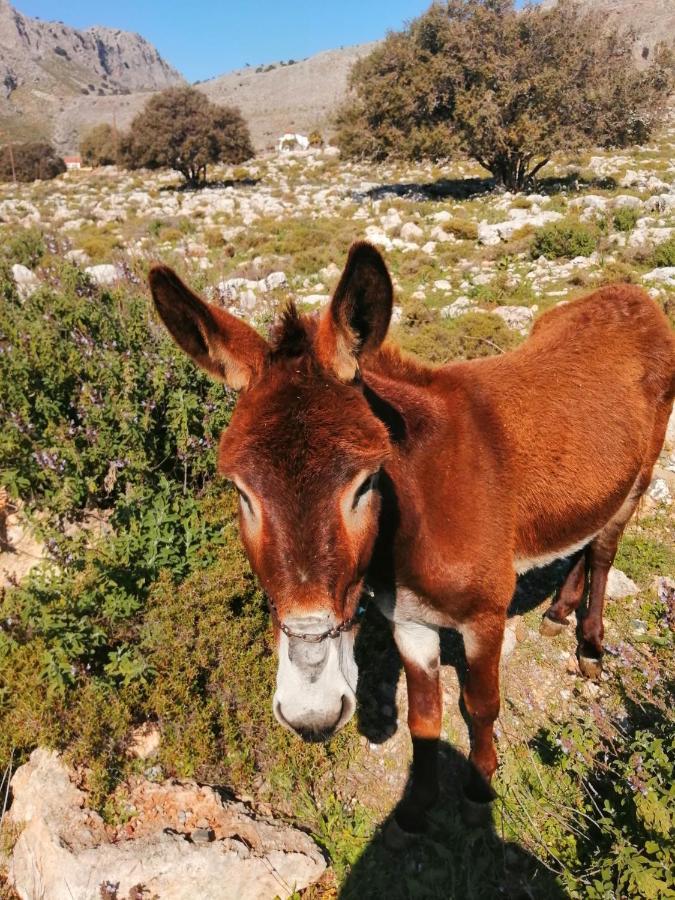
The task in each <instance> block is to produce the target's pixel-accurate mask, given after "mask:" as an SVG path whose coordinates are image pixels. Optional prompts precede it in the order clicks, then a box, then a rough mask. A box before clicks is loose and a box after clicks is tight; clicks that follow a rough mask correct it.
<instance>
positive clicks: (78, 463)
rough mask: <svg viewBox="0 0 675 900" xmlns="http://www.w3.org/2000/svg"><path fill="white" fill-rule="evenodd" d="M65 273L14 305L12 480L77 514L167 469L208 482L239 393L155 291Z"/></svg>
mask: <svg viewBox="0 0 675 900" xmlns="http://www.w3.org/2000/svg"><path fill="white" fill-rule="evenodd" d="M51 274H52V277H53V276H54V275H55V273H51ZM57 277H59V276H57ZM60 278H61V280H62V283H64V285H65V287H62V288H61V289H60V290H51V289H48V288H44V289H43V290H41V291H39V292H38V293H37V294H35V295H34V296H33V298H32V301H31V303H30V304H29V305H24V304H22V303H21V302H20V301H19V300H18V299H17V298H16V296H14V295H13V294H11V295H10V298H9V299H8V300H6V301H5V304H4V306H3V315H2V321H1V324H0V346H1V347H2V351H3V352H2V353H0V383H2V385H3V390H2V391H1V392H0V420H2V422H3V427H2V429H0V483H2V484H4V486H5V487H7V488H9V489H10V491H11V492H12V493H13V494H14V495H15V496H17V495H20V496H21V497H22V498H23V499H24V500H28V501H31V502H33V503H36V504H39V505H40V506H47V505H48V506H49V507H50V509H51V510H52V511H54V512H56V513H60V514H66V515H73V514H76V513H77V512H78V511H80V510H82V509H84V508H85V507H87V506H97V507H112V506H114V504H115V502H116V500H117V499H119V498H120V497H126V498H127V499H128V498H130V497H132V496H133V495H134V494H135V493H136V492H138V491H140V494H141V495H143V493H144V491H145V490H146V489H147V487H148V485H151V484H157V483H158V481H159V480H160V479H161V478H162V477H168V478H171V479H175V480H177V481H178V482H180V483H181V484H183V483H184V484H185V485H186V486H188V485H192V486H193V487H197V486H199V485H201V484H203V483H204V479H205V477H206V475H207V473H210V472H211V471H212V469H213V465H214V458H215V447H214V444H215V441H216V439H217V437H218V435H219V433H220V430H221V429H222V427H223V425H224V424H225V422H226V420H227V417H228V415H229V412H228V411H229V408H230V404H229V400H228V395H227V393H226V392H225V391H224V389H223V388H222V387H221V386H219V385H216V384H215V383H213V382H212V381H210V380H209V379H208V378H207V377H206V376H205V375H201V374H200V373H198V372H196V371H195V370H194V367H193V366H192V364H191V363H189V362H188V361H187V360H186V358H185V357H184V355H183V354H181V353H179V352H178V351H177V350H175V349H174V345H173V343H172V342H171V341H170V339H169V338H168V337H166V336H165V335H164V333H163V331H161V330H159V329H157V328H155V327H154V325H153V318H152V316H151V314H150V310H149V307H148V302H147V300H146V299H145V298H144V297H141V296H138V295H137V294H133V293H132V294H128V293H126V292H124V291H123V290H120V291H117V292H115V293H110V292H109V291H101V292H99V291H98V290H95V289H93V288H92V287H91V286H90V284H89V282H88V281H87V278H86V276H85V275H83V274H82V273H81V272H80V271H79V270H78V269H77V268H75V267H72V266H63V267H62V269H61V272H60Z"/></svg>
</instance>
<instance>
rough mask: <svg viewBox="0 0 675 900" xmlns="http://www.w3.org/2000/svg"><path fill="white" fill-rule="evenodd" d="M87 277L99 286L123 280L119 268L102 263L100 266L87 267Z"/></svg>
mask: <svg viewBox="0 0 675 900" xmlns="http://www.w3.org/2000/svg"><path fill="white" fill-rule="evenodd" d="M84 271H85V272H86V273H87V275H88V276H89V277H90V278H91V279H92V281H95V282H96V284H99V285H102V286H103V285H108V284H114V283H115V282H116V281H119V279H120V278H121V274H122V273H121V272H120V270H119V269H118V268H117V266H113V265H112V264H111V263H102V264H101V265H99V266H87V268H86V269H85V270H84Z"/></svg>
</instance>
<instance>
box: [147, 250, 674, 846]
mask: <svg viewBox="0 0 675 900" xmlns="http://www.w3.org/2000/svg"><path fill="white" fill-rule="evenodd" d="M150 285H151V288H152V293H153V297H154V300H155V304H156V306H157V310H158V312H159V315H160V316H161V318H162V320H163V321H164V323H165V325H166V327H167V328H168V330H169V331H170V332H171V334H172V335H173V337H174V339H175V340H176V341H177V343H178V344H179V345H180V346H181V347H182V348H183V350H185V352H186V353H188V354H189V355H190V356H191V357H192V359H193V360H194V361H195V362H196V363H197V364H198V365H200V366H202V367H203V368H204V369H206V370H207V371H208V372H210V373H211V375H213V376H215V377H216V378H219V379H221V380H223V381H225V382H226V383H227V384H228V385H230V387H232V388H235V389H236V390H239V391H241V396H240V399H239V402H238V404H237V407H236V409H235V411H234V413H233V415H232V420H231V422H230V425H229V427H228V428H227V430H226V431H225V432H224V434H223V436H222V438H221V442H220V450H219V468H220V471H221V472H222V473H224V475H226V476H227V477H228V478H230V479H231V480H232V481H233V482H234V484H235V485H236V487H237V490H238V491H239V496H240V523H241V533H242V538H243V541H244V544H245V547H246V551H247V553H248V557H249V559H250V562H251V566H252V567H253V569H254V571H255V572H256V574H257V576H258V578H259V580H260V582H261V584H262V585H263V587H264V589H265V591H266V592H267V595H268V597H269V602H270V608H271V612H272V619H273V622H274V629H275V634H276V639H277V643H278V650H279V668H278V676H277V689H276V692H275V695H274V700H273V709H274V714H275V716H276V717H277V719H278V720H279V722H280V723H281V724H282V725H284V726H286V727H287V728H290V729H291V730H292V731H294V732H296V733H297V734H299V735H300V736H301V737H303V738H305V739H308V740H317V739H325V738H327V737H329V736H330V735H331V734H333V733H334V732H335V731H336V730H337V729H338V728H340V727H342V726H343V725H344V724H345V723H346V722H347V721H348V720H349V718H350V717H351V715H352V714H353V712H354V708H355V705H356V699H355V691H356V679H357V669H356V664H355V662H354V654H353V646H354V628H353V626H354V625H355V623H356V620H357V618H358V609H359V604H360V602H361V598H362V596H363V594H364V591H366V590H367V591H368V592H369V593H371V594H372V595H373V601H374V602H375V603H376V604H377V605H378V607H379V608H380V610H381V611H382V612H383V613H384V615H385V616H386V617H387V618H388V619H389V620H390V622H391V624H392V628H393V633H394V638H395V641H396V645H397V647H398V649H399V652H400V655H401V658H402V660H403V665H404V668H405V673H406V679H407V686H408V699H409V715H408V724H409V726H410V732H411V735H412V740H413V769H412V785H411V790H410V792H409V794H408V796H407V797H406V798H405V800H404V801H403V802H402V803H401V804H400V805H399V807H398V810H397V821H398V823H399V824H400V825H401V826H402V827H403V828H404V829H406V830H409V831H415V830H418V829H419V828H421V827H422V826H423V823H424V813H425V811H426V810H427V809H428V807H429V806H431V804H432V803H433V802H434V800H435V799H436V796H437V792H438V784H437V774H436V772H437V759H436V758H437V749H438V739H439V735H440V729H441V690H440V684H439V655H440V654H439V629H440V628H445V627H450V628H455V629H457V630H458V631H459V632H460V633H461V634H462V636H463V639H464V647H465V651H466V659H467V675H466V679H465V682H464V685H463V699H464V704H465V707H466V711H467V713H468V715H469V717H470V722H471V726H472V727H471V732H472V749H471V760H472V762H473V763H474V765H475V767H476V769H477V770H478V772H480V773H481V774H482V775H483V776H484V778H485V780H486V782H488V783H489V782H490V779H491V778H492V775H493V773H494V771H495V768H496V766H497V756H496V753H495V749H494V745H493V724H494V721H495V719H496V717H497V714H498V712H499V657H500V650H501V645H502V637H503V634H504V625H505V620H506V612H507V608H508V606H509V603H510V601H511V598H512V596H513V592H514V586H515V583H516V575H517V574H518V573H520V572H525V571H526V570H528V569H531V568H534V567H537V566H542V565H545V564H546V563H548V562H550V561H552V560H554V559H557V558H560V557H567V556H569V555H570V554H572V553H573V552H574V551H577V550H580V549H581V548H586V552H585V554H583V555H582V556H581V557H580V558H579V561H578V562H577V564H576V565H575V566H574V568H573V569H572V571H571V572H570V574H569V576H568V578H567V580H566V582H565V584H564V585H563V587H562V588H561V590H560V592H559V594H558V597H557V599H556V601H555V602H554V603H553V605H552V606H551V608H550V609H549V610H548V612H547V613H546V615H545V617H544V622H543V629H542V630H544V631H545V632H555V631H556V630H559V629H560V628H561V627H562V626H563V623H564V622H565V619H566V617H567V615H568V614H569V613H570V612H572V611H573V610H575V609H576V608H577V607H578V606H579V603H580V602H581V599H582V596H583V594H584V589H585V582H586V574H587V570H588V572H590V595H589V601H588V611H587V614H586V615H585V617H584V618H583V619H582V620H581V624H580V628H579V650H578V653H579V662H580V665H581V669H582V671H583V672H584V673H586V674H588V675H594V674H597V673H598V672H599V670H600V665H601V656H602V637H603V625H602V610H603V601H604V594H605V583H606V580H607V573H608V570H609V568H610V566H611V564H612V560H613V559H614V554H615V552H616V549H617V543H618V541H619V537H620V535H621V533H622V531H623V528H624V526H625V525H626V522H627V521H628V519H629V518H630V516H631V513H632V512H633V510H634V509H635V506H636V504H637V502H638V500H639V498H640V496H641V495H642V493H643V492H644V491H645V489H646V488H647V486H648V484H649V481H650V476H651V471H652V467H653V465H654V462H655V460H656V458H657V456H658V453H659V450H660V448H661V445H662V443H663V440H664V435H665V431H666V424H667V421H668V416H669V414H670V410H671V407H672V401H673V395H674V393H675V372H674V370H675V340H674V338H673V334H672V333H671V329H670V326H669V324H668V322H667V320H666V318H665V316H664V315H663V314H662V313H661V312H660V311H659V309H658V308H657V307H656V305H655V304H654V303H653V302H652V301H651V299H650V298H649V297H648V296H647V295H646V294H645V293H644V292H643V291H642V290H640V289H639V288H636V287H632V286H629V285H614V286H612V287H605V288H602V289H601V290H598V291H596V292H595V293H593V294H591V295H590V296H588V297H585V298H583V299H581V300H577V301H575V302H573V303H570V304H568V305H564V306H560V307H558V308H557V309H555V310H553V311H552V312H549V313H547V314H546V315H545V316H542V318H541V319H540V320H539V321H538V322H537V324H536V326H535V328H534V329H533V333H532V335H531V337H530V338H529V339H528V340H527V341H526V342H525V343H524V344H523V345H522V346H521V347H520V348H519V349H517V350H515V351H513V352H510V353H507V354H505V355H503V356H499V357H493V358H490V359H481V360H475V361H471V362H458V363H452V364H449V365H445V366H440V367H432V366H429V365H424V364H422V363H420V362H417V361H414V360H412V359H410V358H408V357H405V356H402V355H401V353H399V351H398V350H397V349H396V348H394V347H392V346H391V345H387V344H383V341H384V339H385V336H386V333H387V329H388V326H389V320H390V317H391V311H392V299H393V293H392V285H391V280H390V277H389V274H388V272H387V268H386V266H385V264H384V262H383V260H382V257H381V256H380V254H379V253H378V252H377V250H375V249H374V248H373V247H372V246H370V245H369V244H366V243H357V244H355V245H354V246H353V247H352V248H351V251H350V253H349V258H348V260H347V265H346V268H345V270H344V273H343V275H342V278H341V280H340V283H339V284H338V286H337V289H336V291H335V294H334V296H333V299H332V301H331V304H330V306H329V307H328V308H327V309H326V310H325V311H324V312H323V313H322V314H321V315H320V316H299V315H298V314H297V313H296V311H295V310H294V309H293V308H290V309H289V310H288V311H287V312H286V313H285V314H284V316H283V317H282V320H281V322H280V324H278V325H277V326H276V327H275V328H274V329H273V330H272V333H271V336H270V339H269V341H266V340H264V339H263V338H262V337H260V336H259V335H258V334H257V333H256V332H255V331H254V330H253V329H252V328H250V327H249V326H248V325H246V324H245V323H244V322H242V321H240V320H239V319H237V318H235V317H234V316H232V315H230V314H229V313H227V312H224V311H223V310H222V309H217V308H215V307H213V306H210V305H209V304H207V303H204V302H203V301H202V300H200V299H199V298H198V297H197V296H196V295H195V294H194V293H192V291H190V290H189V289H188V288H187V287H186V286H185V285H184V284H183V283H182V282H181V281H180V280H179V278H178V277H177V276H176V274H175V273H174V272H173V271H172V270H171V269H168V268H165V267H163V266H157V267H155V268H154V269H153V270H152V272H151V273H150Z"/></svg>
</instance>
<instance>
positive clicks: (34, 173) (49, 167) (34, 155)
mask: <svg viewBox="0 0 675 900" xmlns="http://www.w3.org/2000/svg"><path fill="white" fill-rule="evenodd" d="M65 171H66V164H65V163H64V161H63V159H62V158H61V157H60V156H59V155H58V154H57V152H56V150H55V149H54V148H53V147H52V145H51V144H48V143H47V142H46V141H28V142H26V143H23V144H11V145H5V147H3V149H2V151H1V152H0V181H12V180H13V179H14V178H16V180H17V181H38V180H42V181H44V180H47V179H50V178H55V177H56V176H57V175H61V173H62V172H65Z"/></svg>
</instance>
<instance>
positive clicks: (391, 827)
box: [383, 817, 420, 851]
mask: <svg viewBox="0 0 675 900" xmlns="http://www.w3.org/2000/svg"><path fill="white" fill-rule="evenodd" d="M383 836H384V843H385V846H386V847H388V848H389V849H390V850H394V851H399V850H405V848H406V847H409V846H410V845H411V844H413V843H414V842H415V841H417V840H418V838H419V836H420V832H419V831H406V830H405V829H404V828H401V826H400V825H399V824H398V822H397V821H396V817H394V818H392V819H390V820H389V822H387V824H386V825H385V826H384V832H383Z"/></svg>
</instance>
